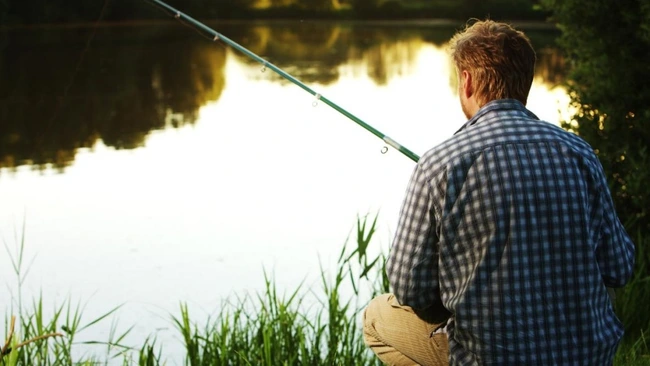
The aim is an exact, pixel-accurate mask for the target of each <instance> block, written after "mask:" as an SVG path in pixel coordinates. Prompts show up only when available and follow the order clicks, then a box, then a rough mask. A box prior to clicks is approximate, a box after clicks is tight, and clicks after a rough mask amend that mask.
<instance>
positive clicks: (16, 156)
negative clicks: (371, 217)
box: [0, 21, 568, 360]
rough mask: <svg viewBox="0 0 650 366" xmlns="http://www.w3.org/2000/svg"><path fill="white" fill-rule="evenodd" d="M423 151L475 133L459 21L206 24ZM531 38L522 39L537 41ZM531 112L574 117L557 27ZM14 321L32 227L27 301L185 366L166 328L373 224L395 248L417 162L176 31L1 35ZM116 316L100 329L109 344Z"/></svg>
mask: <svg viewBox="0 0 650 366" xmlns="http://www.w3.org/2000/svg"><path fill="white" fill-rule="evenodd" d="M210 25H211V26H214V27H215V28H216V29H217V30H218V31H220V32H221V33H223V34H224V35H226V36H228V37H229V38H231V39H233V40H234V41H236V42H238V43H240V44H242V45H243V46H244V47H246V48H249V49H250V50H251V51H253V52H255V53H257V54H259V55H260V56H262V57H264V58H265V59H267V60H269V61H270V62H272V63H274V64H276V65H277V66H279V67H280V68H283V69H284V70H285V71H287V72H289V73H290V74H292V75H294V76H296V77H297V78H298V79H300V80H302V81H304V82H305V83H306V84H308V85H309V86H310V87H312V88H313V89H315V90H316V91H317V92H319V93H320V94H322V95H324V96H326V97H327V98H329V99H330V100H332V101H334V102H335V103H337V104H339V105H340V106H341V107H343V108H345V109H347V110H348V111H349V112H351V113H353V114H354V115H356V116H357V117H359V118H361V119H362V120H364V121H366V122H367V123H369V124H371V125H372V126H373V127H375V128H377V129H378V130H379V131H381V132H383V133H385V134H387V135H388V136H390V137H392V138H393V139H394V140H396V141H398V142H399V143H401V144H403V145H405V146H406V147H408V148H409V149H411V150H412V151H414V152H415V153H416V154H419V155H421V154H422V153H424V152H425V151H426V150H427V149H429V148H430V147H432V146H434V145H435V144H437V143H439V142H441V141H443V140H444V139H446V138H448V137H449V136H451V135H452V134H453V133H454V132H455V131H456V129H457V128H459V127H460V126H461V125H462V123H463V122H464V118H463V115H462V112H461V110H460V107H459V103H458V96H457V94H456V86H455V75H454V73H453V70H452V69H451V65H450V62H449V60H448V58H447V55H446V53H445V48H444V47H445V41H446V40H447V39H448V38H449V37H450V36H451V35H452V34H453V33H454V30H455V27H454V26H433V25H415V24H382V25H379V24H375V25H370V24H365V25H364V24H355V23H349V24H348V23H346V24H332V23H318V22H307V21H305V22H302V21H296V22H290V23H268V24H257V23H255V24H252V23H245V24H218V23H217V24H210ZM524 29H525V28H524ZM529 35H530V36H531V38H532V40H533V43H534V44H535V47H536V48H537V50H538V56H539V59H540V61H539V63H538V70H537V77H536V79H535V83H534V86H533V89H532V92H531V95H530V98H529V105H528V106H529V108H530V109H531V110H532V111H533V112H535V113H536V114H537V115H538V116H539V117H540V118H542V119H545V120H548V121H550V122H553V123H558V121H559V120H560V119H561V118H562V113H565V112H563V111H565V110H566V107H567V104H568V98H567V95H566V92H565V91H564V90H562V89H561V88H556V85H558V83H559V82H560V81H561V80H562V77H563V64H562V59H561V57H560V56H559V55H558V53H557V51H555V50H554V48H553V43H552V42H553V37H554V36H555V34H554V33H553V32H551V31H540V30H531V32H530V33H529ZM0 36H1V37H2V38H1V39H0V237H1V238H2V240H3V242H4V244H5V246H6V247H7V248H8V251H7V252H5V251H4V249H2V252H3V253H4V254H3V255H0V281H1V282H2V285H5V290H4V291H2V292H1V293H3V294H4V296H0V309H1V311H2V314H3V315H4V314H9V313H12V312H13V313H17V310H16V306H17V298H18V280H17V279H16V276H15V274H14V272H13V270H12V266H11V261H10V258H11V257H12V256H13V257H15V256H16V255H17V249H16V246H17V245H18V244H19V243H20V241H21V231H22V230H23V222H24V232H25V238H24V239H25V260H26V262H28V263H27V264H29V265H30V270H29V272H28V273H27V276H26V277H25V280H24V283H23V285H22V299H23V302H24V303H28V304H31V301H32V299H34V298H36V297H37V296H38V295H39V294H42V297H43V299H44V301H45V304H46V306H49V307H52V306H54V304H61V303H62V302H64V301H66V300H68V299H71V300H72V301H73V302H74V303H76V302H80V303H82V304H86V306H85V311H84V318H85V319H86V320H91V319H93V318H94V317H96V316H98V315H100V314H102V313H103V312H105V311H108V310H110V309H111V308H113V307H115V306H117V305H120V304H124V307H123V308H122V309H121V310H120V311H119V312H118V314H117V317H118V319H119V324H120V325H121V326H122V328H124V329H126V328H128V327H129V326H131V325H134V326H135V327H134V329H133V331H132V333H131V336H130V338H129V339H130V340H131V341H132V342H133V344H134V345H136V346H137V345H140V344H141V342H142V340H143V339H144V338H145V337H147V336H149V335H156V336H157V337H158V339H159V341H162V342H163V343H164V345H165V355H166V356H167V357H169V358H170V359H176V360H178V357H179V354H180V353H179V350H180V347H179V344H180V343H179V341H178V338H179V337H178V336H176V332H175V331H174V330H173V326H172V325H171V322H170V321H169V319H170V317H169V314H170V313H172V314H174V315H176V314H178V311H177V309H178V304H179V302H187V303H188V304H189V305H190V308H191V309H194V310H195V311H194V317H195V319H196V320H198V321H199V322H200V321H201V320H202V319H205V318H206V317H207V316H208V315H210V314H212V315H214V314H216V313H218V310H219V307H220V305H221V304H222V301H223V300H224V299H226V298H227V297H229V296H234V295H238V294H245V293H253V292H255V291H258V290H260V289H261V288H263V286H264V281H263V272H264V270H265V269H266V271H267V272H270V273H273V276H274V277H275V280H276V283H277V284H278V286H279V287H280V288H281V289H287V291H290V290H292V289H294V288H295V286H296V285H297V284H298V283H300V282H301V281H302V280H305V279H306V284H307V286H312V285H313V286H314V287H316V288H318V287H319V286H320V282H319V278H318V276H319V273H320V270H319V268H320V265H321V264H322V265H323V266H324V268H330V267H331V266H333V265H334V263H335V261H336V258H337V256H338V254H339V251H340V250H341V248H342V245H343V243H344V242H345V240H346V237H347V236H348V234H349V233H350V232H351V230H352V229H354V227H355V224H356V219H357V217H358V216H359V215H365V214H368V213H370V214H375V213H377V212H379V220H378V222H379V227H378V233H377V234H376V237H375V242H374V244H373V245H374V247H373V248H372V250H373V251H375V252H378V251H380V250H382V251H387V249H388V247H389V243H390V240H391V233H392V231H393V229H394V227H395V224H396V221H397V214H398V210H399V207H400V204H401V199H402V195H403V193H404V190H405V188H406V183H407V181H408V178H409V175H410V172H411V170H412V169H413V167H414V163H413V161H411V160H410V159H409V158H407V157H405V156H403V155H402V154H401V153H399V152H397V151H395V150H393V149H390V150H389V151H388V153H386V154H382V152H381V151H382V148H383V147H384V143H383V142H382V141H381V140H379V139H378V138H376V137H375V136H374V135H372V134H370V133H369V132H367V131H365V130H363V129H362V128H361V127H359V126H358V125H356V124H355V123H353V122H352V121H350V120H348V119H347V118H346V117H344V116H342V115H341V114H339V113H338V112H336V111H334V110H332V109H331V108H329V107H328V106H326V105H324V104H323V103H319V104H317V105H316V106H314V105H313V102H314V97H312V96H311V95H309V94H308V93H306V92H304V91H303V90H302V89H300V88H298V87H297V86H295V85H293V84H290V83H288V82H286V81H283V80H282V79H281V78H280V77H278V76H277V75H275V74H273V73H272V72H271V71H270V70H267V71H266V72H263V71H262V69H261V67H260V65H258V64H256V63H254V62H251V61H250V60H248V59H246V58H245V57H244V56H242V55H241V54H239V53H237V52H235V51H233V50H231V49H229V48H227V47H225V46H224V45H222V44H218V43H217V44H215V43H212V42H210V41H209V40H206V39H204V38H202V37H201V36H199V35H197V34H196V33H195V32H193V31H191V30H189V29H188V28H185V27H183V26H181V25H179V24H178V23H173V22H172V23H169V24H167V23H165V24H157V25H147V26H126V25H125V26H114V27H99V28H97V29H96V30H94V29H93V28H84V27H79V28H41V29H35V30H11V31H4V32H0ZM109 328H110V322H106V324H105V325H98V326H97V327H95V328H94V329H89V330H88V331H87V333H86V334H85V335H84V336H85V337H87V338H89V339H97V340H106V339H107V334H108V331H109Z"/></svg>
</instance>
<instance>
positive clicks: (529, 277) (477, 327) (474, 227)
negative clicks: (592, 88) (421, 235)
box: [389, 100, 633, 365]
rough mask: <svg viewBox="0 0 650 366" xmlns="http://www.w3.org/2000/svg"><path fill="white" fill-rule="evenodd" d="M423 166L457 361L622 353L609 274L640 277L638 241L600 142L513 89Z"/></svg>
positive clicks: (575, 358) (405, 296) (600, 357)
mask: <svg viewBox="0 0 650 366" xmlns="http://www.w3.org/2000/svg"><path fill="white" fill-rule="evenodd" d="M418 166H419V167H418V168H419V169H420V170H421V171H422V174H423V178H424V179H425V180H426V182H427V184H428V186H429V187H428V189H429V190H430V195H431V205H432V208H433V211H434V216H435V223H436V225H435V236H436V237H437V241H438V242H437V244H435V247H436V248H437V252H438V260H437V262H438V263H437V264H436V265H435V267H436V269H437V273H438V281H439V283H438V286H439V291H440V299H439V300H440V301H441V302H442V304H443V305H444V306H445V308H447V309H448V310H449V311H450V312H451V313H452V314H453V315H452V319H451V321H450V322H449V324H448V329H447V330H448V333H449V353H450V361H451V363H452V364H454V363H459V364H468V363H472V362H478V363H481V364H498V365H503V364H535V363H541V364H575V363H585V364H590V365H595V364H606V363H609V362H611V359H612V357H613V353H614V352H615V349H616V346H617V344H618V342H619V340H620V338H621V336H622V333H623V330H622V327H621V324H620V323H619V321H618V320H617V318H616V316H615V314H614V312H613V309H612V304H611V301H610V299H609V296H608V293H607V289H606V287H605V285H608V286H622V285H623V284H624V283H625V281H626V280H627V279H628V277H629V276H630V274H631V270H632V268H631V265H630V263H632V261H631V260H630V257H633V246H632V243H631V242H629V239H628V238H627V236H626V234H625V232H624V230H622V229H621V228H620V223H619V221H618V219H617V218H616V216H615V213H614V211H613V207H612V203H611V200H610V199H609V194H608V193H607V192H608V190H607V186H606V182H605V179H604V176H603V174H602V170H601V167H600V164H599V163H598V160H597V158H596V157H595V156H594V154H593V152H592V151H591V148H590V147H589V145H587V144H586V143H585V142H583V141H582V140H581V139H579V138H577V137H576V136H575V135H573V134H570V133H567V132H565V131H563V130H561V129H560V128H558V127H556V126H553V125H550V124H548V123H546V122H541V121H539V120H537V119H536V117H534V115H532V114H531V113H530V112H527V111H526V110H525V108H524V107H523V105H521V104H520V103H519V102H516V101H512V100H502V101H497V102H492V103H491V104H490V105H488V107H487V108H483V109H482V112H481V113H480V114H479V115H477V116H475V118H473V119H472V120H470V121H469V123H468V125H466V126H465V127H464V129H463V130H462V131H460V132H459V133H457V134H456V135H455V136H454V137H453V138H451V139H450V140H448V141H447V142H445V143H443V144H441V145H440V146H438V147H436V148H434V149H432V150H431V151H429V152H428V153H427V154H425V155H424V156H423V157H422V159H421V160H420V162H419V164H418ZM407 200H408V198H407ZM403 214H404V212H403ZM400 226H401V225H400ZM399 236H400V233H397V240H398V241H399ZM394 245H398V243H394ZM391 259H393V258H391ZM393 265H395V264H394V263H392V260H391V261H390V262H389V268H391V267H392V266H393ZM411 265H412V264H411ZM407 266H408V265H407ZM396 267H400V268H401V267H403V264H401V265H400V264H396ZM389 272H390V271H389ZM603 280H605V282H603ZM393 285H394V287H395V295H396V297H397V298H398V299H399V300H400V301H402V300H403V301H405V303H406V304H409V305H411V306H415V304H413V303H414V302H418V301H421V300H422V297H420V299H410V295H411V294H412V293H410V292H409V291H400V289H399V287H400V284H399V280H398V281H397V282H393ZM400 292H403V293H400ZM413 295H414V296H415V294H413ZM422 305H426V304H422Z"/></svg>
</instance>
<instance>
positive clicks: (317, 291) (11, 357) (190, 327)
mask: <svg viewBox="0 0 650 366" xmlns="http://www.w3.org/2000/svg"><path fill="white" fill-rule="evenodd" d="M376 223H377V216H374V217H368V216H365V217H361V218H359V219H358V220H357V226H356V233H355V234H356V238H355V239H354V246H353V247H349V246H348V243H349V242H350V241H351V240H346V244H345V245H344V246H343V248H342V250H341V251H340V253H339V256H338V258H337V263H336V268H335V269H334V270H332V271H329V270H327V269H326V268H324V267H323V266H321V271H320V278H319V280H318V282H317V284H316V285H314V286H310V285H305V284H304V283H303V284H302V285H300V286H297V288H295V289H292V290H288V291H286V292H285V290H280V289H279V288H278V286H277V285H276V283H275V280H274V278H273V276H271V275H269V274H267V273H265V275H264V284H265V287H264V290H263V291H262V292H261V293H258V294H254V295H247V296H243V297H236V298H234V299H233V298H231V299H229V300H227V301H225V302H224V305H223V306H222V308H221V309H220V311H219V313H218V314H215V315H212V316H209V317H208V318H207V320H201V321H195V320H193V316H195V315H196V314H193V313H191V312H190V309H189V306H188V305H187V304H186V303H182V304H180V309H179V311H178V313H177V314H176V315H173V316H172V317H171V322H172V323H173V325H174V326H175V328H176V329H177V331H178V335H179V338H180V340H181V342H182V343H183V345H184V354H183V355H181V357H182V360H181V362H182V363H183V364H184V365H187V366H207V365H378V364H379V361H378V360H377V359H376V358H375V357H374V355H373V354H372V353H371V352H370V351H369V350H368V349H367V348H366V347H365V345H364V344H363V340H362V330H361V313H362V310H363V308H364V306H365V305H366V303H367V302H368V301H369V300H370V299H371V298H372V297H373V296H374V295H376V294H378V293H383V292H386V291H388V282H387V278H386V275H385V271H384V263H385V257H384V255H383V253H381V252H380V253H379V254H377V255H370V254H369V252H375V251H374V250H372V251H370V250H369V249H371V247H370V243H371V241H372V238H373V235H374V234H375V229H376ZM642 236H643V235H642V233H638V239H637V244H639V243H643V237H642ZM348 239H349V238H348ZM19 243H20V244H19V245H18V246H17V248H16V254H15V255H13V256H12V257H11V260H12V264H13V266H14V271H15V272H16V276H17V280H18V281H19V287H18V289H19V290H18V292H19V293H18V294H16V296H14V297H15V298H14V302H15V303H16V304H21V306H22V300H21V299H20V297H21V294H20V284H21V283H22V282H21V281H24V279H25V277H24V273H26V272H28V270H29V268H28V266H27V267H26V265H25V263H28V262H26V259H25V253H24V249H25V243H24V232H23V236H22V238H21V240H19ZM5 247H7V245H6V243H5ZM638 248H640V250H641V251H640V252H639V253H637V254H638V255H637V257H639V256H641V257H644V256H647V255H648V253H647V251H646V252H643V251H642V250H643V248H644V246H642V245H641V246H638ZM7 252H8V253H9V252H10V251H9V250H7ZM10 255H11V254H10ZM647 263H648V261H647V260H637V269H639V271H637V273H646V272H645V271H646V269H647V268H646V267H645V266H647ZM647 285H648V279H647V277H644V276H635V277H634V279H633V280H632V282H631V283H630V284H629V285H628V286H627V287H625V288H624V289H621V290H619V293H618V298H617V304H616V306H617V312H619V313H620V314H622V319H623V321H624V322H628V321H632V320H631V318H630V319H628V318H627V317H634V316H635V314H637V316H639V317H644V316H646V317H647V316H648V314H647V304H648V303H649V302H648V301H649V300H650V299H647V298H646V297H645V296H647V293H646V292H645V291H641V290H640V289H642V288H644V286H647ZM43 304H44V299H43V298H42V297H39V298H38V299H36V300H35V301H33V302H32V304H31V307H29V308H27V309H22V308H21V309H22V310H21V311H17V313H18V314H20V315H19V317H18V320H19V321H18V327H17V331H16V332H17V334H13V335H12V334H10V333H12V332H11V329H13V327H12V326H11V320H10V317H9V316H7V317H6V318H5V339H7V342H5V345H4V346H3V344H0V347H2V349H1V350H0V354H2V356H0V366H17V365H21V366H22V365H46V366H48V365H73V364H74V365H98V364H102V365H108V364H110V365H113V364H122V365H140V366H157V365H166V364H173V365H176V363H171V362H170V361H169V360H166V359H165V357H164V356H163V351H164V346H165V345H164V344H159V343H158V342H157V340H156V339H155V338H147V339H144V340H140V341H138V342H140V344H137V345H135V346H128V345H124V341H125V337H126V336H127V334H128V333H129V332H130V330H131V329H130V328H129V329H127V330H125V331H118V327H117V323H116V322H115V320H114V319H115V316H116V312H117V310H118V309H119V308H120V307H119V306H117V307H115V308H112V309H110V310H109V311H107V312H105V313H104V314H103V315H101V316H99V317H97V318H94V319H93V320H91V321H87V322H86V321H84V319H83V316H82V313H83V310H84V307H83V306H81V305H80V304H76V305H74V304H73V303H72V301H67V302H65V303H64V304H63V305H61V306H58V307H55V308H54V310H53V311H52V312H50V313H48V312H46V311H44V306H43ZM16 310H18V309H16ZM111 319H112V323H111V330H110V332H109V336H108V339H107V340H105V341H78V340H77V339H78V335H79V334H80V333H83V332H84V331H85V330H87V329H88V328H90V327H93V326H96V325H97V324H99V323H102V322H106V321H109V320H111ZM201 319H203V318H201ZM647 334H648V333H647V332H643V331H642V332H640V333H639V335H638V336H635V337H633V338H626V340H625V341H624V342H623V344H622V345H621V347H620V349H619V352H618V353H617V356H616V359H615V362H614V364H615V365H633V366H642V365H648V366H650V348H649V347H650V340H649V339H647ZM24 341H31V342H27V343H26V344H24V345H22V346H21V343H23V342H24ZM87 346H93V349H94V350H100V351H99V352H94V353H90V354H87V353H84V352H82V351H81V349H84V350H87V349H88V348H87ZM102 349H103V351H102ZM3 351H4V352H3Z"/></svg>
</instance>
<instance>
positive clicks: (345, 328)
mask: <svg viewBox="0 0 650 366" xmlns="http://www.w3.org/2000/svg"><path fill="white" fill-rule="evenodd" d="M376 219H377V217H376V216H375V218H374V220H373V221H372V223H370V222H369V221H368V220H367V217H364V218H361V219H359V220H358V223H357V241H356V244H357V246H356V248H355V249H354V250H352V251H351V252H349V253H348V252H347V247H346V246H344V247H343V250H342V251H341V252H340V255H339V257H338V261H337V264H338V265H337V270H336V271H335V273H334V274H333V276H332V277H331V278H330V277H329V276H328V274H327V271H326V270H324V269H323V268H321V279H320V280H321V281H320V285H321V288H320V290H319V291H315V290H313V289H306V288H305V287H304V285H303V286H299V287H298V288H297V289H295V290H294V291H291V292H289V293H287V294H284V295H281V294H279V293H278V288H277V287H276V285H275V283H274V281H273V280H272V279H271V278H270V277H269V276H268V275H265V278H264V280H265V291H264V292H263V293H262V294H259V295H257V296H256V297H244V298H243V299H239V300H238V301H237V302H235V303H231V304H228V305H226V306H225V308H224V309H223V310H222V312H221V314H219V315H218V316H217V318H215V319H214V320H209V321H208V322H207V324H202V325H197V324H194V323H192V321H191V317H190V313H189V310H188V308H187V305H181V309H180V316H178V317H175V318H174V323H175V324H176V327H177V328H178V329H179V331H180V333H181V334H182V338H183V340H184V342H185V348H186V349H187V356H186V359H185V364H186V365H191V366H196V365H372V364H377V361H376V359H375V357H374V355H372V354H371V352H369V351H368V350H367V348H366V346H365V345H364V344H363V341H362V340H361V321H360V318H359V315H360V312H361V311H362V308H363V305H365V303H364V302H365V301H364V300H368V298H367V297H366V298H364V299H361V297H360V296H361V295H362V294H369V293H372V292H373V291H374V290H376V288H377V286H376V284H377V283H378V281H381V279H382V277H381V276H379V277H377V278H375V277H372V276H371V275H373V274H376V273H379V272H380V271H378V270H374V271H373V269H374V268H376V267H379V266H381V265H383V262H384V261H383V260H381V257H382V256H381V255H379V256H377V257H375V258H373V259H369V258H368V255H367V248H368V244H369V242H370V239H371V238H372V234H373V233H374V230H375V224H376Z"/></svg>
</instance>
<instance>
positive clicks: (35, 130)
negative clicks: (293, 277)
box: [0, 21, 564, 171]
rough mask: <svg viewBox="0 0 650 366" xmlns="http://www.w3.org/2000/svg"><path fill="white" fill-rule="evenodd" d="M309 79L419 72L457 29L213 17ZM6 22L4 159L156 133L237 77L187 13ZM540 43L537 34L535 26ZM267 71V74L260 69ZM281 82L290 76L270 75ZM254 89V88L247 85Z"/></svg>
mask: <svg viewBox="0 0 650 366" xmlns="http://www.w3.org/2000/svg"><path fill="white" fill-rule="evenodd" d="M209 25H211V26H214V27H215V29H217V30H218V31H219V32H221V33H223V34H225V35H227V36H228V37H229V38H231V39H233V40H234V41H236V42H238V43H240V44H241V45H242V46H244V47H246V48H248V49H250V50H251V51H253V52H254V53H256V54H258V55H260V56H261V57H263V58H265V59H267V60H269V61H270V62H272V63H274V64H276V65H277V66H278V67H280V68H282V69H284V70H285V71H287V72H288V73H290V74H292V75H293V76H295V77H297V78H298V79H300V80H301V81H303V82H305V83H306V84H310V83H319V84H322V85H327V84H332V83H335V82H336V81H337V80H338V79H339V68H340V66H342V65H349V66H351V67H352V68H353V69H356V70H358V71H359V72H364V73H366V74H367V76H368V77H369V78H370V79H372V80H373V81H374V82H375V83H376V84H377V85H386V84H387V83H388V82H389V81H390V80H391V78H393V77H395V76H399V75H403V74H407V73H409V72H410V68H411V66H412V65H413V63H414V60H415V59H416V56H417V53H418V51H419V49H421V47H422V46H423V45H425V44H431V43H433V44H436V45H438V46H441V45H442V44H443V43H444V42H445V41H446V40H447V39H449V37H450V36H451V35H452V34H453V33H454V31H455V28H454V27H452V26H447V27H413V26H412V27H409V26H400V25H395V24H392V25H363V24H356V23H349V24H347V23H328V22H298V21H297V22H292V23H269V24H254V23H239V24H209ZM92 31H93V30H92V29H90V28H83V27H79V28H36V29H30V30H24V29H22V30H5V31H3V33H2V38H3V40H4V41H3V43H1V46H0V47H2V49H1V53H0V80H2V82H1V83H0V122H1V123H0V168H9V169H16V168H17V167H19V166H22V165H31V166H32V168H33V169H39V170H44V169H46V168H48V167H53V168H55V169H57V170H58V171H64V169H65V167H67V166H69V165H71V163H72V162H73V160H74V157H75V153H76V151H77V149H80V148H92V147H93V146H94V145H95V143H96V142H97V141H98V140H101V141H102V142H103V143H104V144H105V145H106V146H109V147H112V148H115V149H133V148H137V147H141V146H143V145H144V143H145V139H146V137H147V135H148V134H149V133H150V132H151V131H152V130H157V129H164V128H175V127H180V126H183V125H187V124H193V123H194V122H195V120H196V119H197V116H198V110H199V108H200V107H201V106H203V105H205V104H206V103H208V102H210V101H217V100H218V99H219V97H220V96H221V94H222V92H223V90H224V87H225V85H226V75H225V65H226V59H227V54H231V55H235V58H236V61H237V62H239V63H246V64H252V63H254V61H252V60H250V59H248V58H246V56H243V55H241V54H238V53H236V52H231V53H227V51H226V47H225V46H224V45H222V44H220V43H217V44H215V43H212V42H209V41H208V40H205V39H203V38H202V37H199V36H197V35H196V34H195V33H194V32H191V31H188V30H187V29H186V28H184V27H180V26H179V25H178V24H177V23H169V24H164V25H146V26H105V27H100V28H99V29H97V33H96V35H95V36H94V37H93V38H92V42H88V40H89V39H90V38H89V37H90V34H91V32H92ZM529 34H530V35H531V38H533V41H534V42H535V40H536V39H535V33H529ZM539 39H540V41H539V42H541V45H540V44H538V45H537V46H538V47H540V46H541V47H542V48H540V49H543V52H538V54H539V57H540V61H539V66H538V69H537V72H538V77H541V78H542V80H548V81H549V82H552V83H557V82H558V80H561V79H562V76H563V72H564V69H563V64H562V60H561V57H560V56H559V54H558V52H556V51H555V49H554V48H552V47H549V46H548V44H550V43H551V42H552V39H553V37H550V36H549V33H548V32H540V37H539ZM258 77H261V76H258ZM264 77H266V78H268V77H270V78H271V80H274V81H276V82H286V81H285V80H283V79H281V78H280V76H277V75H273V76H269V75H264ZM243 97H244V98H245V96H243Z"/></svg>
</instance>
